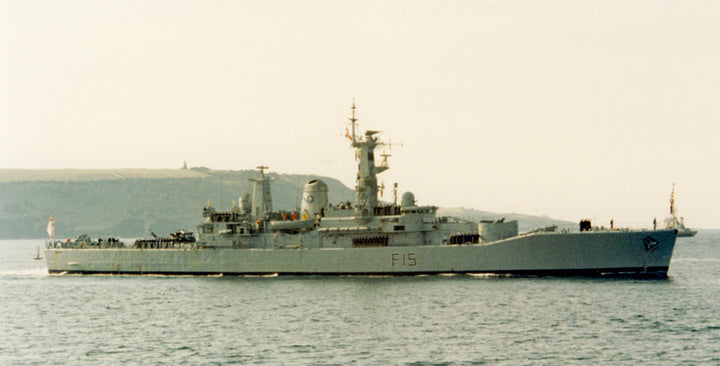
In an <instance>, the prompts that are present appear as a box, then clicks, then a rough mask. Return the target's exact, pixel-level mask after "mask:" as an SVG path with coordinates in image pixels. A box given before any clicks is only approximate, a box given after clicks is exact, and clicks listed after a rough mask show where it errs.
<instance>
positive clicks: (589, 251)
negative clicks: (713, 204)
mask: <svg viewBox="0 0 720 366" xmlns="http://www.w3.org/2000/svg"><path fill="white" fill-rule="evenodd" d="M675 239H676V232H675V231H674V230H659V231H637V232H635V231H618V232H585V233H542V234H531V235H521V236H516V237H513V238H509V239H505V240H501V241H497V242H493V243H490V244H470V245H443V246H434V245H420V246H387V247H367V248H312V249H305V248H296V249H232V248H188V249H134V248H133V249H131V248H108V249H70V248H48V249H46V250H45V259H46V262H47V265H48V271H49V273H80V274H163V275H220V274H222V275H262V274H276V273H277V274H289V275H310V274H323V275H415V274H433V273H494V274H517V275H560V276H577V275H581V276H596V275H607V274H609V275H613V274H652V275H656V276H665V275H666V274H667V271H668V268H669V266H670V259H671V257H672V252H673V248H674V245H675Z"/></svg>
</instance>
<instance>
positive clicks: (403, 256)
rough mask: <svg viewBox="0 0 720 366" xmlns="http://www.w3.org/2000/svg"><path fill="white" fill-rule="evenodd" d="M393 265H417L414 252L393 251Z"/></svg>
mask: <svg viewBox="0 0 720 366" xmlns="http://www.w3.org/2000/svg"><path fill="white" fill-rule="evenodd" d="M391 262H392V266H393V267H396V266H397V267H414V266H416V265H417V260H416V259H415V253H413V252H411V253H393V254H392V255H391Z"/></svg>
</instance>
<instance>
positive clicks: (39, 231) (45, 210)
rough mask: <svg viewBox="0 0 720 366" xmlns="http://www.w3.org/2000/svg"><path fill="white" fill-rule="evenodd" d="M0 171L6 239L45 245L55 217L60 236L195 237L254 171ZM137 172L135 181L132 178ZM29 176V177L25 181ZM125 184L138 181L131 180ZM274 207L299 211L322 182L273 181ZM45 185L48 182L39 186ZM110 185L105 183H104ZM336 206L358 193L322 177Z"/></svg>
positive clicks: (0, 219)
mask: <svg viewBox="0 0 720 366" xmlns="http://www.w3.org/2000/svg"><path fill="white" fill-rule="evenodd" d="M7 172H8V170H0V177H4V178H0V238H2V239H17V238H42V237H46V236H47V233H46V228H47V223H48V219H49V218H50V215H51V214H54V217H55V236H56V237H58V238H64V237H76V236H77V235H79V234H84V233H85V234H89V235H90V236H100V235H102V236H109V235H113V236H121V237H140V236H146V235H147V234H148V229H152V230H153V231H154V232H156V233H163V234H167V233H168V232H171V231H174V230H178V229H185V230H194V229H195V226H196V225H197V224H199V223H200V222H201V221H202V220H203V218H202V208H203V206H204V205H206V204H207V202H208V201H211V202H212V205H213V206H214V207H216V208H218V209H221V210H227V209H230V208H231V207H232V201H236V200H237V199H238V197H239V196H240V195H242V194H244V193H245V192H249V193H252V186H251V184H250V182H248V180H247V179H248V178H256V177H257V176H258V173H257V172H256V171H211V170H207V169H192V170H127V169H126V170H116V171H104V170H102V171H86V170H84V171H78V170H69V171H24V172H22V171H21V172H20V173H18V171H17V170H15V171H12V172H13V174H12V176H13V179H8V177H9V176H11V174H6V173H7ZM132 172H135V173H136V174H135V175H132V174H129V173H132ZM22 173H25V174H22ZM126 176H135V177H136V178H128V177H126ZM268 176H270V177H272V178H273V179H274V182H273V207H274V208H275V209H292V208H295V207H296V206H297V205H298V204H299V199H300V198H301V196H302V187H303V185H304V184H305V182H307V181H309V180H311V179H314V178H317V177H313V176H303V175H286V174H275V173H270V174H268ZM38 177H42V178H38ZM103 178H104V179H103ZM321 179H322V180H324V181H325V182H326V183H327V184H328V186H329V189H330V192H329V198H330V201H331V202H339V201H341V200H343V201H345V200H354V192H353V191H351V190H350V189H349V188H347V187H345V186H344V185H343V184H342V183H340V182H339V181H338V180H336V179H332V178H326V177H321Z"/></svg>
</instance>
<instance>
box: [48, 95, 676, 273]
mask: <svg viewBox="0 0 720 366" xmlns="http://www.w3.org/2000/svg"><path fill="white" fill-rule="evenodd" d="M355 110H356V107H355V104H354V103H353V105H352V115H351V117H350V118H349V119H350V124H351V126H350V127H351V130H350V131H348V130H346V131H347V137H348V138H349V139H350V146H351V148H352V149H353V150H355V153H356V159H357V161H358V166H357V178H356V186H355V192H356V200H355V202H354V203H350V202H345V203H340V204H331V203H329V202H328V186H327V185H326V184H325V183H324V182H323V181H321V180H319V179H315V180H311V181H309V182H307V184H306V185H305V187H304V190H303V194H302V201H301V205H300V207H299V209H296V210H294V211H282V210H273V207H272V194H271V182H272V179H271V178H270V177H268V176H267V175H266V174H265V169H267V167H265V166H260V167H258V168H259V176H258V177H257V178H256V179H253V180H252V181H253V182H254V190H253V195H252V197H250V196H249V195H248V194H245V195H244V196H242V197H241V198H240V199H239V200H238V202H239V204H238V205H233V208H232V209H231V210H230V211H218V210H216V209H215V208H213V207H212V206H210V204H208V205H207V206H205V207H204V208H203V216H204V217H205V221H204V222H202V223H201V224H200V225H198V227H197V238H195V237H194V236H192V235H186V234H184V233H183V234H182V235H172V236H171V237H168V238H162V239H160V238H155V239H142V240H138V241H136V242H135V244H133V245H131V246H126V245H124V244H122V245H118V244H117V243H114V245H106V244H104V242H101V243H98V244H97V245H74V244H73V243H65V242H54V241H50V242H48V244H47V246H46V249H45V253H44V254H45V260H46V263H47V267H48V272H49V273H51V274H64V273H76V274H160V275H268V274H287V275H313V274H320V275H416V274H439V273H485V274H499V275H558V276H599V275H651V276H653V277H666V276H667V271H668V268H669V266H670V259H671V257H672V253H673V248H674V245H675V240H676V235H677V231H676V230H632V231H631V230H600V229H594V228H592V227H591V226H590V225H587V223H586V224H585V225H581V230H580V231H579V232H565V231H557V230H552V229H551V230H537V231H533V232H530V233H522V234H521V233H519V232H518V223H517V221H504V220H493V221H480V222H474V221H470V220H465V219H462V218H455V217H440V216H438V215H437V209H438V208H437V207H436V206H422V205H418V204H417V201H416V200H415V197H414V195H413V194H412V193H411V192H405V193H404V194H402V196H401V197H400V202H399V203H398V202H397V201H398V193H397V185H395V190H394V193H395V194H394V202H383V201H381V200H379V199H378V192H379V186H378V180H377V175H378V174H380V173H382V172H384V171H386V170H387V169H388V168H389V166H388V163H387V159H386V158H387V156H385V155H383V159H382V161H381V162H380V163H379V164H377V163H376V159H375V157H376V156H375V151H376V149H377V148H378V147H380V146H384V145H386V143H384V142H382V141H381V140H380V138H379V131H372V130H368V131H366V132H365V133H364V134H362V135H356V123H357V118H356V115H355Z"/></svg>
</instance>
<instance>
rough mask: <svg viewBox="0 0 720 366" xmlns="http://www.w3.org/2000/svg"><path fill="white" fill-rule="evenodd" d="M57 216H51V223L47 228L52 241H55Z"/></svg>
mask: <svg viewBox="0 0 720 366" xmlns="http://www.w3.org/2000/svg"><path fill="white" fill-rule="evenodd" d="M54 216H55V214H52V215H50V221H49V222H48V226H47V233H48V235H50V239H55V218H54Z"/></svg>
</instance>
